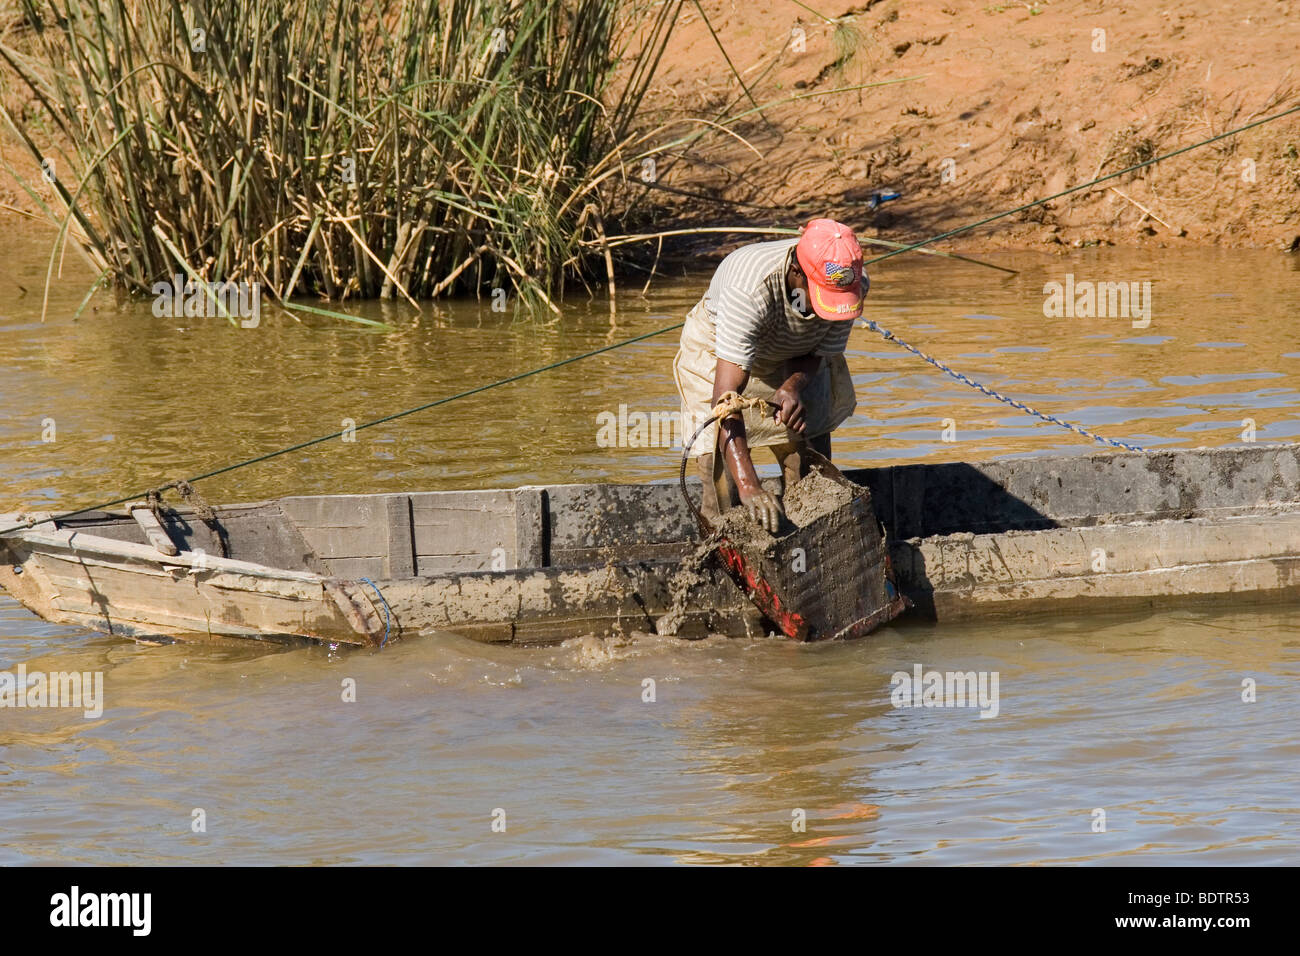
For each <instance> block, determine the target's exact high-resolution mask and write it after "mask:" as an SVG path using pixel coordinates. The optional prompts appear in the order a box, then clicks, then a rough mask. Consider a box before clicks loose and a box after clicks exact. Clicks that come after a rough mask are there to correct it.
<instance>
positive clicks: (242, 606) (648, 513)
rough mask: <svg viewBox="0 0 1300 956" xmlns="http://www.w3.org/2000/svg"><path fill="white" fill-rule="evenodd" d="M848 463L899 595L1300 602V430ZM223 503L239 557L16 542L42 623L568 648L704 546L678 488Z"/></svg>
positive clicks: (102, 531)
mask: <svg viewBox="0 0 1300 956" xmlns="http://www.w3.org/2000/svg"><path fill="white" fill-rule="evenodd" d="M845 474H846V475H847V476H848V477H849V478H850V479H852V480H854V481H858V482H860V483H862V484H865V485H867V486H868V487H869V488H870V489H871V491H872V501H873V507H874V509H875V511H876V514H877V516H878V517H879V518H880V519H881V521H882V523H883V524H884V525H885V527H886V530H887V533H888V535H889V543H890V548H891V555H892V559H893V562H894V567H895V571H896V574H897V578H898V584H899V587H900V589H901V590H902V591H903V593H905V594H907V595H908V596H909V597H910V598H911V599H912V600H913V601H914V602H915V603H916V605H917V611H916V613H917V614H919V615H922V616H927V615H928V616H929V617H931V618H935V619H937V620H939V621H941V622H942V621H949V620H958V619H963V618H971V617H980V616H985V615H990V614H1020V613H1031V612H1040V611H1063V610H1069V611H1071V612H1082V613H1086V612H1087V611H1089V610H1092V609H1103V610H1108V609H1112V608H1116V607H1121V606H1129V605H1131V606H1143V607H1146V606H1155V605H1159V604H1168V603H1174V604H1184V603H1187V602H1189V601H1198V602H1216V601H1217V602H1222V601H1225V600H1232V601H1233V602H1234V603H1240V602H1246V601H1252V602H1254V601H1277V600H1288V601H1289V600H1295V599H1296V598H1297V597H1300V572H1297V565H1298V564H1300V445H1294V444H1292V445H1275V446H1247V447H1239V448H1226V449H1190V450H1171V451H1160V452H1149V453H1140V454H1117V455H1112V454H1098V455H1086V456H1084V455H1080V456H1073V457H1062V458H1033V459H1017V460H1013V461H1005V460H1004V461H992V462H980V463H961V462H952V463H943V464H912V465H902V466H894V467H889V468H881V469H864V470H849V471H846V472H845ZM217 514H218V519H219V523H220V527H221V529H222V531H223V532H224V534H223V537H224V539H225V541H226V543H227V544H228V546H229V547H230V554H231V558H230V559H229V561H230V562H232V563H230V564H225V563H220V562H222V561H223V560H224V559H220V558H215V557H211V556H209V557H206V558H205V559H204V560H205V561H206V562H208V564H209V566H208V567H206V568H198V569H196V568H195V567H194V566H193V559H192V558H191V559H189V561H188V563H187V561H186V560H185V559H184V556H185V555H186V554H190V555H193V554H194V553H196V552H197V551H199V550H206V551H207V552H208V554H209V555H215V554H218V553H220V545H221V542H220V541H219V540H218V539H217V537H216V536H215V535H214V534H213V533H212V531H211V529H209V528H208V527H207V525H206V524H205V523H204V522H202V521H200V520H198V519H197V518H196V517H195V516H194V514H193V513H192V512H191V511H189V510H188V509H186V508H181V509H179V510H175V511H168V512H166V513H164V516H163V517H164V521H163V522H162V524H163V525H164V526H165V531H166V533H167V535H168V536H169V538H170V539H171V540H172V541H173V542H175V543H176V545H177V546H178V548H179V549H180V554H178V555H176V556H165V555H162V554H160V553H159V552H158V551H157V550H156V549H155V548H153V547H152V546H150V545H149V543H148V538H147V536H146V533H145V532H144V530H142V529H141V527H140V526H139V525H138V524H137V523H136V521H135V520H134V519H133V518H132V517H130V516H128V515H126V514H123V513H112V514H99V515H90V516H83V517H79V518H75V519H70V520H66V521H65V520H61V519H60V520H58V521H57V524H58V528H57V530H52V529H51V528H50V525H49V524H45V525H42V526H40V527H38V528H31V529H28V530H24V531H18V532H14V533H12V534H10V535H7V536H5V537H2V538H0V552H2V553H0V557H2V558H3V559H4V560H5V561H6V562H7V564H5V565H0V585H2V586H4V587H5V588H6V589H8V590H9V591H10V592H12V593H13V594H14V595H15V596H16V597H17V598H18V599H19V600H20V601H22V602H23V603H24V604H26V605H27V606H28V607H29V608H31V609H33V610H34V611H36V613H38V614H41V615H42V616H45V617H50V618H52V619H56V620H66V621H71V622H74V623H79V624H84V625H86V626H90V627H99V628H100V629H104V630H110V631H112V632H113V633H126V634H132V635H133V636H135V635H155V634H163V635H169V636H173V637H179V638H186V639H198V638H204V637H207V636H209V635H211V636H213V637H229V636H241V637H256V636H264V637H269V636H272V635H276V634H282V633H288V634H295V635H299V636H303V637H307V638H313V639H317V640H331V641H340V642H349V643H367V642H374V641H375V640H378V639H382V636H383V635H384V634H385V633H387V634H389V636H412V635H415V634H422V633H428V632H430V631H432V630H445V631H451V632H456V633H462V634H466V635H468V636H471V637H474V638H477V639H480V640H495V641H505V640H508V641H514V642H531V641H553V640H557V639H561V638H563V637H568V636H573V635H575V634H580V633H597V634H604V633H620V632H621V633H626V632H628V631H630V630H647V629H650V628H651V626H652V625H653V624H654V622H655V621H656V620H657V618H658V617H659V616H661V615H663V614H665V613H666V612H667V611H668V609H669V607H670V605H671V595H670V594H669V592H668V582H669V581H670V579H671V577H672V574H673V572H674V570H675V568H676V567H677V563H678V560H679V559H680V558H681V557H682V556H683V555H684V554H686V553H687V552H688V550H689V549H691V548H692V547H693V546H694V540H695V530H694V525H693V521H692V518H691V515H690V512H689V510H688V509H687V507H686V505H685V503H684V502H683V501H682V499H681V496H680V495H679V493H678V491H677V489H676V488H675V487H673V486H672V485H670V484H643V485H627V484H593V485H578V484H572V485H548V486H541V487H529V488H522V489H514V490H487V491H450V492H410V493H404V494H369V495H324V496H311V497H291V498H283V499H279V500H278V501H271V502H256V503H252V504H240V505H226V506H220V507H218V508H217ZM0 522H3V523H2V524H0V527H7V526H9V525H10V524H12V523H13V521H12V520H10V519H7V518H3V517H0ZM92 539H98V540H92ZM74 542H75V543H76V545H77V546H74ZM361 578H368V579H370V580H369V582H367V583H358V582H359V581H360V579H361ZM697 588H698V593H693V594H692V600H691V601H690V602H689V606H688V607H686V608H685V609H684V610H685V612H686V628H685V631H686V633H700V632H703V631H706V630H715V631H721V632H724V633H738V634H740V633H753V632H754V630H753V625H754V624H755V622H754V620H753V615H752V613H751V612H750V610H749V607H748V604H747V602H746V601H745V599H744V597H743V595H742V594H741V593H740V592H739V590H738V589H736V588H735V587H734V586H732V585H731V584H730V582H729V581H728V580H726V579H725V578H723V577H722V576H720V574H719V573H718V572H717V571H716V569H710V570H709V571H708V573H707V575H706V576H705V578H704V579H703V580H702V582H700V583H699V584H698V586H697ZM380 595H382V598H383V599H382V600H380Z"/></svg>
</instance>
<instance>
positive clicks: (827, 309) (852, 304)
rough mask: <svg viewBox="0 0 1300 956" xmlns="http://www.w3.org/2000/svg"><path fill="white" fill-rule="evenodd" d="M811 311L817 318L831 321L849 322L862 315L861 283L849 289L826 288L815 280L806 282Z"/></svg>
mask: <svg viewBox="0 0 1300 956" xmlns="http://www.w3.org/2000/svg"><path fill="white" fill-rule="evenodd" d="M808 291H809V292H810V293H811V295H810V296H809V298H810V299H812V307H813V311H814V312H816V313H817V315H818V317H819V318H823V319H829V320H831V321H832V322H851V321H852V320H853V319H858V318H861V317H862V283H861V282H858V283H856V284H855V285H854V286H853V287H852V288H850V289H833V290H832V289H827V288H824V287H822V286H820V285H818V284H817V283H816V282H809V283H808Z"/></svg>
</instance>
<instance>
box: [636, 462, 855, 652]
mask: <svg viewBox="0 0 1300 956" xmlns="http://www.w3.org/2000/svg"><path fill="white" fill-rule="evenodd" d="M855 489H856V490H855ZM865 491H866V489H864V488H859V486H857V485H853V484H851V483H847V482H846V483H841V482H838V481H835V480H834V479H832V478H830V477H828V476H826V475H825V474H823V473H822V472H821V471H820V470H818V469H816V468H814V469H812V470H811V471H809V472H808V474H807V475H806V476H804V477H803V478H801V479H800V480H799V481H798V482H796V483H795V484H794V486H793V487H791V488H790V490H789V492H788V493H787V494H786V495H785V496H784V497H783V498H782V502H781V505H782V510H783V512H784V514H783V516H782V518H781V524H780V527H779V529H778V531H777V533H776V534H772V533H771V532H770V531H768V530H767V529H766V528H763V527H760V526H759V525H758V524H757V523H756V522H755V521H754V520H753V519H752V518H750V516H749V513H748V512H747V511H746V510H745V509H744V508H743V507H735V508H732V509H730V510H729V511H727V512H726V513H725V514H723V516H722V517H721V519H719V520H718V521H716V522H714V527H715V530H714V533H713V534H712V535H710V536H709V537H708V538H707V539H706V540H704V541H701V542H700V543H699V544H698V545H696V546H695V548H694V549H692V550H691V552H690V553H689V554H688V555H686V557H684V558H683V559H682V563H681V567H680V568H679V569H678V570H677V572H676V573H675V574H674V575H673V577H672V580H671V581H669V584H668V592H669V599H670V600H669V608H668V611H667V613H666V614H664V615H663V616H662V617H660V618H659V620H658V621H657V622H656V623H655V630H656V631H658V633H659V634H661V635H672V634H676V633H677V632H678V630H679V629H680V628H681V625H682V622H683V621H684V620H685V618H686V614H687V609H688V607H689V602H690V600H691V591H692V590H693V589H694V587H695V586H696V585H698V584H701V583H703V582H704V581H705V580H706V579H705V577H704V575H703V574H702V573H701V571H702V569H703V568H704V566H705V563H706V562H708V561H710V560H712V559H713V558H714V555H715V554H716V552H717V550H718V546H719V544H721V542H722V540H723V539H724V538H725V539H726V540H728V541H730V542H731V543H732V544H733V545H735V546H736V547H738V548H739V549H740V550H742V551H744V552H745V553H747V554H752V555H758V554H764V555H768V556H773V555H775V554H776V552H777V546H778V545H779V544H780V542H781V539H782V538H785V537H787V536H788V535H790V534H791V533H793V532H795V531H797V530H799V529H801V528H806V527H808V526H809V525H811V524H812V523H813V522H815V521H817V519H819V518H822V517H824V516H826V515H828V514H831V513H832V512H835V511H838V510H840V509H842V508H844V507H845V506H846V505H848V504H849V503H850V502H852V501H853V499H854V498H855V497H857V496H858V494H861V493H864V492H865Z"/></svg>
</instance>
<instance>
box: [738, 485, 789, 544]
mask: <svg viewBox="0 0 1300 956" xmlns="http://www.w3.org/2000/svg"><path fill="white" fill-rule="evenodd" d="M740 503H741V505H743V506H744V508H745V510H746V511H748V512H749V516H750V517H751V518H753V519H754V523H755V524H757V525H758V526H759V527H761V528H766V529H767V530H768V531H769V532H771V533H772V534H776V531H777V528H779V527H780V526H781V505H780V503H778V502H777V500H776V497H775V496H774V495H772V494H771V493H769V492H767V491H764V490H763V488H762V487H761V486H760V487H759V488H758V489H757V490H756V491H748V492H746V491H743V490H742V491H741V492H740Z"/></svg>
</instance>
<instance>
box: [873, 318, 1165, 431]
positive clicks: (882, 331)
mask: <svg viewBox="0 0 1300 956" xmlns="http://www.w3.org/2000/svg"><path fill="white" fill-rule="evenodd" d="M862 324H863V326H864V327H866V328H868V329H870V330H871V331H872V332H876V333H878V334H879V335H881V336H883V337H884V338H885V340H886V341H889V342H893V343H894V344H895V345H901V346H902V347H903V348H905V349H907V350H908V351H909V352H911V353H912V354H913V355H915V356H916V357H917V358H920V359H924V360H925V361H927V362H929V363H930V364H931V365H933V366H934V367H935V368H937V369H938V370H939V371H941V372H944V373H946V374H948V375H950V376H952V377H953V378H955V379H956V380H957V381H959V382H961V383H962V384H963V385H969V386H970V387H971V388H973V389H975V390H976V391H979V392H983V393H984V394H985V395H987V396H988V397H989V398H995V399H997V400H998V401H999V402H1003V403H1005V404H1007V405H1010V406H1011V407H1012V408H1016V409H1019V410H1020V411H1022V412H1024V413H1025V414H1027V415H1033V416H1034V417H1035V418H1041V419H1042V420H1043V421H1045V422H1050V423H1051V424H1053V425H1060V426H1061V427H1062V428H1068V429H1069V430H1070V431H1072V432H1074V433H1075V434H1077V435H1082V436H1083V437H1084V438H1091V439H1092V440H1093V441H1095V442H1100V443H1101V444H1103V445H1110V446H1111V447H1112V448H1123V449H1124V450H1125V451H1146V449H1145V448H1142V447H1141V446H1139V445H1130V444H1129V443H1128V442H1123V441H1116V440H1115V439H1114V438H1106V437H1104V436H1102V435H1098V434H1095V433H1094V432H1090V431H1088V429H1086V428H1082V427H1080V426H1079V425H1074V424H1072V423H1070V422H1067V421H1063V420H1062V419H1059V418H1057V417H1056V416H1055V415H1045V414H1044V413H1042V412H1040V411H1038V410H1037V409H1035V408H1030V407H1029V406H1028V405H1026V404H1025V403H1024V402H1019V401H1016V400H1015V399H1014V398H1008V397H1007V396H1006V395H1002V394H1000V393H998V392H995V391H994V390H993V389H991V388H989V387H988V386H987V385H981V384H980V383H979V382H977V381H975V380H974V379H971V378H967V377H966V376H965V375H963V374H962V373H961V372H957V371H954V370H953V369H950V368H949V367H948V366H946V365H944V364H943V363H942V362H940V361H939V360H938V359H935V358H931V357H930V356H928V355H926V354H925V353H924V352H922V351H921V350H920V349H918V348H917V347H916V346H915V345H909V344H908V343H907V342H904V341H903V340H902V339H900V338H899V337H898V336H897V335H895V334H894V333H893V332H891V331H889V329H886V328H882V327H881V326H880V325H878V324H876V323H875V322H873V321H871V319H863V320H862Z"/></svg>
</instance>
